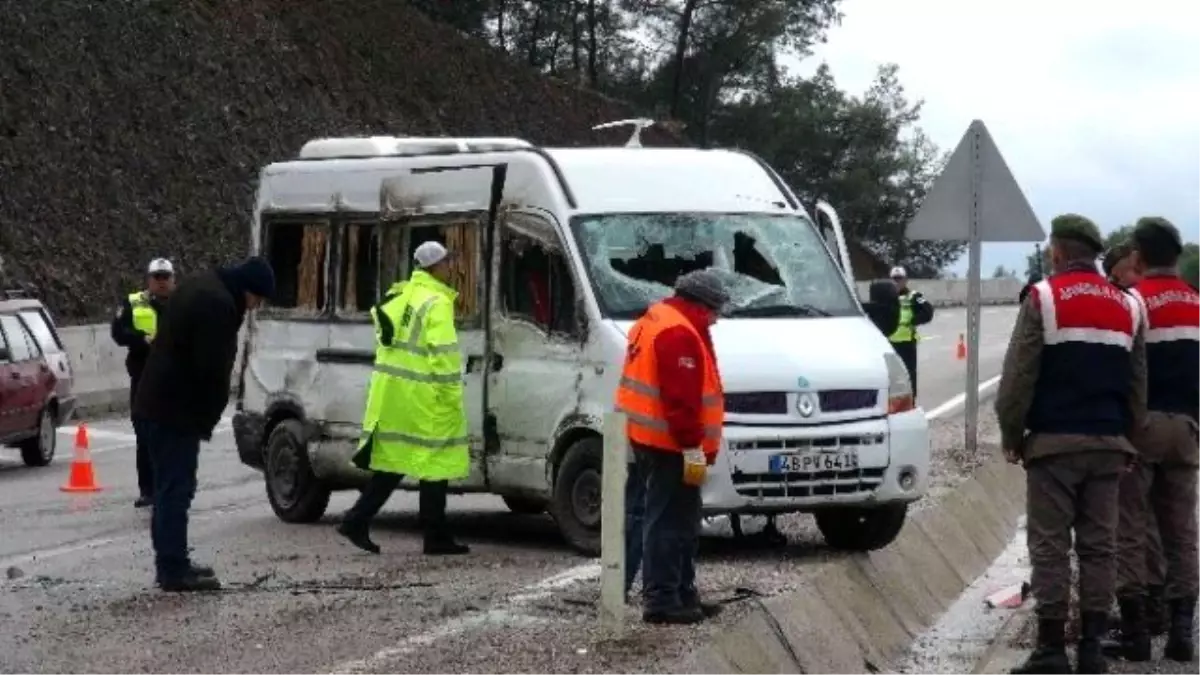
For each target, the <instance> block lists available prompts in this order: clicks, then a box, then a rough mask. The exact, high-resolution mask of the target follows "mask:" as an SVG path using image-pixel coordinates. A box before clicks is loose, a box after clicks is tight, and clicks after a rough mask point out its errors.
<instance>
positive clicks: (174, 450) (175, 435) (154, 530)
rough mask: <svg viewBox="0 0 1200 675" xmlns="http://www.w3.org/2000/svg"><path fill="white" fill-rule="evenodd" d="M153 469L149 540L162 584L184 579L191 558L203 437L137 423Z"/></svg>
mask: <svg viewBox="0 0 1200 675" xmlns="http://www.w3.org/2000/svg"><path fill="white" fill-rule="evenodd" d="M134 424H135V425H136V426H137V427H138V437H139V438H141V439H144V441H145V443H146V446H147V448H148V450H149V454H150V460H151V462H152V464H153V466H154V514H153V516H152V517H151V519H150V540H151V542H152V543H153V544H154V567H155V571H156V573H157V576H158V580H159V581H173V580H178V579H181V578H182V577H183V576H184V575H185V574H186V573H187V571H188V569H189V568H190V567H191V560H190V559H189V558H188V509H190V508H191V506H192V499H194V498H195V496H196V469H197V467H198V465H199V462H200V437H199V436H197V435H195V434H192V433H188V432H186V431H181V430H179V429H175V428H173V427H169V426H165V425H162V424H159V423H157V422H152V421H149V420H140V421H139V420H135V421H134Z"/></svg>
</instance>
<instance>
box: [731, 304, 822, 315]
mask: <svg viewBox="0 0 1200 675" xmlns="http://www.w3.org/2000/svg"><path fill="white" fill-rule="evenodd" d="M723 316H727V317H738V316H742V317H764V318H765V317H776V316H833V314H830V313H829V312H827V311H825V310H823V309H821V308H820V307H814V306H813V305H807V304H799V305H790V304H788V305H759V306H757V307H754V306H751V307H736V308H734V309H730V310H726V311H725V312H724V314H723Z"/></svg>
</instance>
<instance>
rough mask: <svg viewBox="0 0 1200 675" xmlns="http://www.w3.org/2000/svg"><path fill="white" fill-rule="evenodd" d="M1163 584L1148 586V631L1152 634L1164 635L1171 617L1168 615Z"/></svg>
mask: <svg viewBox="0 0 1200 675" xmlns="http://www.w3.org/2000/svg"><path fill="white" fill-rule="evenodd" d="M1163 590H1164V589H1163V587H1162V586H1147V587H1146V612H1145V614H1146V632H1147V633H1149V634H1150V635H1152V636H1154V635H1162V634H1163V633H1166V632H1167V626H1168V625H1170V623H1171V622H1170V619H1169V617H1168V616H1167V603H1166V602H1164V601H1163Z"/></svg>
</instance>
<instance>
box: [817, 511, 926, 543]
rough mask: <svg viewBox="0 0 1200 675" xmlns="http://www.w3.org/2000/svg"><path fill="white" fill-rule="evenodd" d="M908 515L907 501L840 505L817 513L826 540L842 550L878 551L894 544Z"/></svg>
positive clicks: (820, 528)
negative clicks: (860, 505) (870, 504)
mask: <svg viewBox="0 0 1200 675" xmlns="http://www.w3.org/2000/svg"><path fill="white" fill-rule="evenodd" d="M907 514H908V504H885V505H883V506H874V507H870V508H864V507H857V506H840V507H834V508H828V509H821V510H820V511H817V512H816V513H815V514H814V515H815V516H816V519H817V529H819V530H821V534H822V535H823V536H824V537H825V543H826V544H829V546H831V547H832V548H835V549H838V550H842V551H857V552H865V551H876V550H878V549H881V548H883V547H885V546H887V545H888V544H890V543H892V542H893V541H894V540H895V539H896V537H897V536H899V535H900V530H902V529H904V521H905V518H906V517H907Z"/></svg>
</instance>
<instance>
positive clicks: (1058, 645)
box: [1009, 619, 1071, 674]
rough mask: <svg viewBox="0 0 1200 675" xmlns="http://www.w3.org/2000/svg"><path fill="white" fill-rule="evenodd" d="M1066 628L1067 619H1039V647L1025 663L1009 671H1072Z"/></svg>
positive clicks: (1021, 672) (1022, 672) (1020, 672)
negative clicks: (1068, 656) (1068, 654)
mask: <svg viewBox="0 0 1200 675" xmlns="http://www.w3.org/2000/svg"><path fill="white" fill-rule="evenodd" d="M1066 628H1067V622H1066V621H1061V620H1056V619H1039V620H1038V635H1037V640H1038V642H1037V648H1036V649H1034V650H1033V653H1032V654H1030V655H1029V658H1028V659H1026V660H1025V662H1024V663H1022V664H1021V665H1019V666H1017V667H1016V668H1013V669H1012V670H1011V671H1009V672H1012V673H1019V674H1024V673H1069V672H1071V661H1070V659H1068V658H1067V647H1066Z"/></svg>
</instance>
